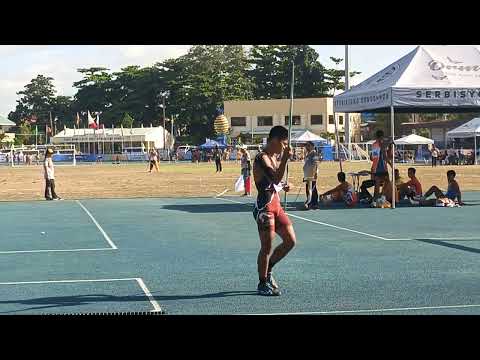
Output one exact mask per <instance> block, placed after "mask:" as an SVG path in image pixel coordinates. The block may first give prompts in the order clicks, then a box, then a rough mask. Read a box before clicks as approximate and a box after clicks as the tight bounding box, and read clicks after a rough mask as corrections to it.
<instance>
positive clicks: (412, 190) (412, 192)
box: [398, 167, 422, 199]
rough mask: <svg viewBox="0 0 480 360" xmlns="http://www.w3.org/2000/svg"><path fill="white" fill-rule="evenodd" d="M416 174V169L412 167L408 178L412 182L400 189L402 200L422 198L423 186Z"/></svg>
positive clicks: (404, 184) (401, 186)
mask: <svg viewBox="0 0 480 360" xmlns="http://www.w3.org/2000/svg"><path fill="white" fill-rule="evenodd" d="M415 174H416V170H415V168H413V167H411V168H409V169H408V177H409V179H410V180H409V181H407V182H406V183H403V184H401V185H400V186H399V187H398V191H399V195H400V199H404V198H405V197H408V198H413V197H415V196H422V185H421V184H420V181H418V179H417V177H416V176H415Z"/></svg>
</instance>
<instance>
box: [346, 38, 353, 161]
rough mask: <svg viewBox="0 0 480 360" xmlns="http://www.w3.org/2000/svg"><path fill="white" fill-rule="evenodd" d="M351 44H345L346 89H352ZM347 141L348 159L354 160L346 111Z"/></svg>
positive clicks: (348, 117) (348, 118) (348, 116)
mask: <svg viewBox="0 0 480 360" xmlns="http://www.w3.org/2000/svg"><path fill="white" fill-rule="evenodd" d="M349 57H350V56H349V45H345V91H348V90H349V89H350V59H349ZM345 135H346V137H345V142H346V143H347V147H348V160H352V156H351V154H352V145H351V142H350V114H349V113H348V112H346V113H345Z"/></svg>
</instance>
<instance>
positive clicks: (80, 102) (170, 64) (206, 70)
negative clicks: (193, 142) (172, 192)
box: [8, 45, 355, 141]
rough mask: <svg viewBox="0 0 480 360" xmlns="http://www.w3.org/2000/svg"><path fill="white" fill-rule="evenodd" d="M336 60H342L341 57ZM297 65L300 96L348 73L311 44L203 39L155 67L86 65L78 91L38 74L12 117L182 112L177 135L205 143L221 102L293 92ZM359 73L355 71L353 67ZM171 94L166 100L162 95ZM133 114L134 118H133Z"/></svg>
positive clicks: (329, 87) (148, 118) (315, 93)
mask: <svg viewBox="0 0 480 360" xmlns="http://www.w3.org/2000/svg"><path fill="white" fill-rule="evenodd" d="M335 60H337V61H336V62H337V64H340V62H341V61H342V59H335ZM292 63H293V64H295V97H298V98H302V97H324V96H331V95H332V92H333V89H334V88H335V89H341V88H342V86H343V76H344V74H343V71H342V70H338V69H336V68H333V69H329V68H326V67H325V66H324V65H322V64H321V63H320V61H319V55H318V53H317V52H316V51H315V49H313V48H312V47H310V46H308V45H254V46H252V47H251V48H250V49H249V50H247V49H246V48H245V47H244V46H241V45H196V46H192V47H191V48H190V50H189V51H188V53H187V54H185V55H183V56H180V57H177V58H174V59H167V60H165V61H162V62H158V63H156V64H153V65H152V66H147V67H140V66H137V65H132V66H126V67H124V68H122V69H120V71H117V72H112V71H111V70H110V69H108V68H105V67H91V68H81V69H77V71H78V72H79V73H80V74H81V75H82V79H81V80H79V81H77V82H75V83H74V84H73V87H74V88H75V89H76V93H75V95H74V96H73V97H68V96H60V95H59V96H57V95H56V89H55V86H54V85H53V81H54V79H52V78H51V77H46V76H44V75H38V76H37V77H36V78H35V79H32V80H31V82H30V83H29V84H27V85H26V86H25V87H24V89H23V90H21V91H19V92H18V93H17V94H18V95H19V99H18V100H17V106H16V109H15V110H14V111H12V112H11V113H10V114H9V116H8V117H9V118H10V119H11V120H12V121H15V122H16V123H17V125H20V124H21V123H23V122H29V121H30V119H31V118H32V117H35V118H37V119H38V121H37V122H36V123H37V124H40V125H42V124H48V123H49V121H50V120H49V118H50V112H51V113H52V116H53V118H55V117H58V119H59V121H58V123H57V129H58V128H62V127H63V125H64V124H65V125H66V126H69V127H73V126H74V124H75V118H76V114H77V113H79V115H80V117H81V124H80V127H83V126H87V120H86V113H87V111H90V112H100V113H101V114H102V115H101V117H102V123H103V124H104V125H105V126H106V127H111V126H112V125H114V126H116V127H119V126H120V125H121V124H123V126H126V125H127V124H129V125H130V123H131V122H133V126H140V124H144V126H149V125H150V124H153V125H159V124H163V108H162V103H163V101H165V113H166V126H167V128H170V126H171V123H170V120H169V119H170V118H172V117H174V118H175V126H176V133H178V134H179V135H181V136H191V137H193V138H195V139H197V140H198V141H201V140H203V138H205V137H209V136H212V135H213V121H214V118H215V112H216V109H217V108H218V107H221V106H223V102H224V101H227V100H249V99H278V98H288V97H289V96H290V85H291V84H290V82H291V65H292ZM353 75H355V72H354V73H353ZM163 97H165V98H163ZM127 115H128V116H127Z"/></svg>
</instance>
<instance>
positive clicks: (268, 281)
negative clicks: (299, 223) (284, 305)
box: [253, 126, 296, 296]
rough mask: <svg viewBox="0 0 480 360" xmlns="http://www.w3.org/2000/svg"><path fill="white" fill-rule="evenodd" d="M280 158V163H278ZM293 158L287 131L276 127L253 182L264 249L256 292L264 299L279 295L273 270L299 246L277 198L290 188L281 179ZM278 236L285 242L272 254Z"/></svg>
mask: <svg viewBox="0 0 480 360" xmlns="http://www.w3.org/2000/svg"><path fill="white" fill-rule="evenodd" d="M279 154H281V158H280V162H279V161H278V160H277V156H278V155H279ZM291 156H292V150H291V149H290V147H289V146H288V130H287V129H285V128H284V127H283V126H274V127H273V128H272V129H271V130H270V133H269V135H268V140H267V145H266V146H265V148H264V149H263V150H262V151H261V152H259V153H258V154H257V156H256V157H255V160H254V162H253V178H254V181H255V186H256V187H257V192H258V195H257V201H256V203H255V208H254V210H253V217H254V218H255V220H256V222H257V227H258V234H259V235H260V245H261V246H260V252H259V253H258V259H257V265H258V277H259V283H258V287H257V291H258V293H259V294H260V295H264V296H278V295H280V290H279V287H278V284H277V283H276V281H275V279H274V278H273V276H272V268H273V267H274V266H275V265H276V264H277V263H278V262H279V261H280V260H282V259H283V258H284V257H285V255H287V254H288V252H289V251H290V250H292V248H293V247H294V246H295V242H296V238H295V232H294V231H293V226H292V223H291V222H290V219H289V218H288V216H287V214H285V212H284V211H283V209H282V206H281V204H280V196H279V195H278V192H279V191H281V190H282V189H283V190H285V191H289V187H288V185H285V184H284V183H282V178H283V175H284V173H285V169H286V166H287V161H288V159H289V158H290V157H291ZM275 233H277V234H278V235H279V236H280V237H281V238H282V243H281V244H280V245H278V246H277V247H276V248H275V250H273V253H272V243H273V240H274V239H275Z"/></svg>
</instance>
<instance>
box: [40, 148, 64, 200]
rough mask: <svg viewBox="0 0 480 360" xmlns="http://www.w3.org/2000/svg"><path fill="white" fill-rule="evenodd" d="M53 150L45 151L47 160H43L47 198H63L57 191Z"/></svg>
mask: <svg viewBox="0 0 480 360" xmlns="http://www.w3.org/2000/svg"><path fill="white" fill-rule="evenodd" d="M52 155H53V150H52V149H47V151H46V153H45V161H44V162H43V170H44V177H45V199H46V200H62V198H60V197H59V196H58V195H57V194H56V193H55V168H54V166H53V160H52Z"/></svg>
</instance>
